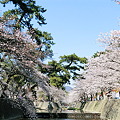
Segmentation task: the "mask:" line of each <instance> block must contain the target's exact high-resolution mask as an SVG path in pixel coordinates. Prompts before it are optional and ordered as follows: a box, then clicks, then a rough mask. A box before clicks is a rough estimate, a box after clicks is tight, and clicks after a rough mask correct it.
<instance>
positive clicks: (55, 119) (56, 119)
mask: <svg viewBox="0 0 120 120" xmlns="http://www.w3.org/2000/svg"><path fill="white" fill-rule="evenodd" d="M19 120H29V119H19ZM36 120H83V119H58V118H54V119H48V118H47V119H42V118H38V119H36Z"/></svg>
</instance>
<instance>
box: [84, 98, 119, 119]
mask: <svg viewBox="0 0 120 120" xmlns="http://www.w3.org/2000/svg"><path fill="white" fill-rule="evenodd" d="M83 111H84V112H86V113H101V119H103V120H104V119H105V120H120V100H119V99H106V100H101V101H89V102H87V103H86V104H85V106H84V108H83Z"/></svg>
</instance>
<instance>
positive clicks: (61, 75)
mask: <svg viewBox="0 0 120 120" xmlns="http://www.w3.org/2000/svg"><path fill="white" fill-rule="evenodd" d="M86 63H87V58H85V57H84V58H82V57H78V56H77V55H76V54H71V55H64V56H60V60H59V61H58V62H57V61H55V60H52V61H51V62H48V65H49V68H47V69H46V68H45V69H41V71H42V73H45V74H47V75H48V76H49V77H50V84H51V85H53V86H56V87H58V88H64V87H63V86H64V85H65V84H66V83H69V84H70V79H73V80H75V79H76V78H77V77H78V76H80V73H79V71H80V70H81V69H83V70H84V64H86Z"/></svg>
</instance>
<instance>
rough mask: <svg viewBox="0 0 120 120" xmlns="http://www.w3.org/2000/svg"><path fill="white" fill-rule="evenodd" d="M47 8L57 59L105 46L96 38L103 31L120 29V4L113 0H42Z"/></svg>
mask: <svg viewBox="0 0 120 120" xmlns="http://www.w3.org/2000/svg"><path fill="white" fill-rule="evenodd" d="M38 3H39V4H40V5H42V6H43V7H44V8H46V9H47V12H46V13H44V14H43V15H44V16H45V18H46V22H47V25H45V26H43V27H42V30H45V31H47V32H50V33H51V34H52V36H53V38H54V42H55V43H56V44H55V45H54V46H53V50H54V53H55V55H54V57H53V58H54V59H55V60H57V59H58V57H59V56H61V55H68V54H72V53H76V54H77V55H78V56H80V57H90V56H92V55H93V54H94V53H95V52H96V51H101V50H103V48H102V47H101V46H100V43H98V42H97V39H98V36H99V35H100V33H104V32H110V31H111V30H115V29H119V28H120V26H119V17H120V5H118V4H116V3H115V2H113V1H112V0H40V1H39V2H38Z"/></svg>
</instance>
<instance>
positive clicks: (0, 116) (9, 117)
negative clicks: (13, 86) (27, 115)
mask: <svg viewBox="0 0 120 120" xmlns="http://www.w3.org/2000/svg"><path fill="white" fill-rule="evenodd" d="M21 117H23V111H22V110H21V109H19V106H16V104H15V102H14V101H12V100H10V99H2V98H0V120H13V119H16V120H17V119H18V118H21Z"/></svg>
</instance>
